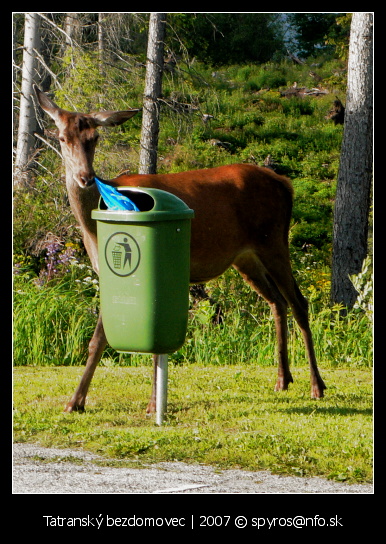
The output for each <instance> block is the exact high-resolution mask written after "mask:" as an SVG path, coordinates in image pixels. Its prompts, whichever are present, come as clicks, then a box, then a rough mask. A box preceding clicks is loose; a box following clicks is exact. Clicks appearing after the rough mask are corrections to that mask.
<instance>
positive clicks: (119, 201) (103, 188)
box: [95, 176, 140, 212]
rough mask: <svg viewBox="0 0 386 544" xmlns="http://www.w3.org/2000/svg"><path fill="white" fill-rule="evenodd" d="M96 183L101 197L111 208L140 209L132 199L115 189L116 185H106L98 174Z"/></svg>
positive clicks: (137, 210)
mask: <svg viewBox="0 0 386 544" xmlns="http://www.w3.org/2000/svg"><path fill="white" fill-rule="evenodd" d="M95 183H96V184H97V187H98V190H99V192H100V194H101V197H102V198H103V200H104V201H105V203H106V206H107V207H108V209H109V210H131V211H135V212H139V211H140V210H139V209H138V208H137V206H136V205H135V204H134V202H132V201H131V200H130V198H129V197H127V196H125V195H123V194H122V193H120V192H119V191H118V190H117V189H115V187H111V186H110V185H106V184H105V183H103V181H102V180H100V179H98V178H97V177H96V176H95Z"/></svg>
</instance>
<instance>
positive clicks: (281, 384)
mask: <svg viewBox="0 0 386 544" xmlns="http://www.w3.org/2000/svg"><path fill="white" fill-rule="evenodd" d="M290 383H293V379H292V376H291V374H289V376H287V377H284V376H279V377H278V379H277V382H276V385H275V391H287V389H288V385H289V384H290Z"/></svg>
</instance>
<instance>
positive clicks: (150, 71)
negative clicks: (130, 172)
mask: <svg viewBox="0 0 386 544" xmlns="http://www.w3.org/2000/svg"><path fill="white" fill-rule="evenodd" d="M165 27H166V13H151V14H150V20H149V38H148V48H147V63H146V81H145V91H144V97H143V117H142V133H141V150H140V155H139V170H138V171H139V173H140V174H155V173H156V172H157V150H158V134H159V112H160V110H159V107H160V106H159V102H158V99H159V98H160V96H161V89H162V74H163V58H164V38H165Z"/></svg>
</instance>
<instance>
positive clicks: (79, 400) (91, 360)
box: [64, 315, 107, 412]
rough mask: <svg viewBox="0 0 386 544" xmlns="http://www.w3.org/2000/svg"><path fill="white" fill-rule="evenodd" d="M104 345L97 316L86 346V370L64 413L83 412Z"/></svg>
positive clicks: (101, 324)
mask: <svg viewBox="0 0 386 544" xmlns="http://www.w3.org/2000/svg"><path fill="white" fill-rule="evenodd" d="M106 344H107V340H106V336H105V331H104V328H103V323H102V316H101V315H99V317H98V322H97V324H96V327H95V330H94V334H93V336H92V338H91V340H90V343H89V345H88V359H87V362H86V369H85V371H84V373H83V376H82V378H81V380H80V383H79V385H78V388H77V389H76V391H75V393H74V394H73V396H72V397H71V400H70V401H69V403H68V404H67V406H66V408H65V410H64V411H65V412H74V411H83V410H84V405H85V402H86V396H87V392H88V388H89V386H90V383H91V380H92V377H93V375H94V372H95V369H96V367H97V364H98V363H99V361H100V358H101V357H102V353H103V350H104V349H105V347H106Z"/></svg>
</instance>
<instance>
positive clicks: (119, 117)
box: [90, 110, 141, 127]
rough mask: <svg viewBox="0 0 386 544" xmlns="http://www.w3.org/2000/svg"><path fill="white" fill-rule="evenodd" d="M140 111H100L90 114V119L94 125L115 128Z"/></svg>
mask: <svg viewBox="0 0 386 544" xmlns="http://www.w3.org/2000/svg"><path fill="white" fill-rule="evenodd" d="M139 111H141V110H126V111H100V112H97V113H91V114H90V115H91V117H92V118H93V119H94V120H95V122H96V124H97V125H99V126H102V127H116V126H117V125H121V124H122V123H124V122H125V121H128V120H129V119H131V117H133V116H134V115H135V114H136V113H138V112H139Z"/></svg>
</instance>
